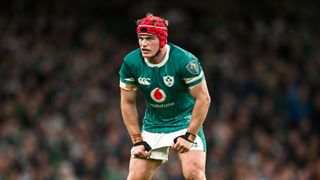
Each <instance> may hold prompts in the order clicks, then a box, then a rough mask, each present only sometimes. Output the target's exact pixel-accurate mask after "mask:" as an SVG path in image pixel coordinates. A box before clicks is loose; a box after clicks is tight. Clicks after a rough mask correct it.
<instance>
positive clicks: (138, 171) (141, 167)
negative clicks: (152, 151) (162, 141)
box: [128, 158, 162, 180]
mask: <svg viewBox="0 0 320 180" xmlns="http://www.w3.org/2000/svg"><path fill="white" fill-rule="evenodd" d="M161 163H162V161H161V160H154V159H139V158H131V159H130V164H129V175H128V180H135V179H139V180H140V179H145V180H149V179H151V178H152V176H153V175H154V174H155V172H156V170H157V169H158V167H159V166H160V165H161Z"/></svg>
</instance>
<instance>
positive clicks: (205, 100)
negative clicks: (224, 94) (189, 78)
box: [203, 94, 211, 107]
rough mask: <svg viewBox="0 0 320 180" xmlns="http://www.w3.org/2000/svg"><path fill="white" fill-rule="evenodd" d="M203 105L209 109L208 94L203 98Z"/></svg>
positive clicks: (209, 100) (209, 99) (209, 98)
mask: <svg viewBox="0 0 320 180" xmlns="http://www.w3.org/2000/svg"><path fill="white" fill-rule="evenodd" d="M203 104H204V105H205V106H206V107H210V104H211V97H210V95H209V94H208V95H206V96H204V97H203Z"/></svg>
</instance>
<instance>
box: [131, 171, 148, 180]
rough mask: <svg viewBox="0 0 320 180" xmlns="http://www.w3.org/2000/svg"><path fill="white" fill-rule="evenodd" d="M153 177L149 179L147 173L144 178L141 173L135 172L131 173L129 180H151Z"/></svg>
mask: <svg viewBox="0 0 320 180" xmlns="http://www.w3.org/2000/svg"><path fill="white" fill-rule="evenodd" d="M150 179H151V177H149V176H148V175H147V174H146V173H145V175H144V176H142V175H141V174H140V173H135V172H129V174H128V177H127V180H150Z"/></svg>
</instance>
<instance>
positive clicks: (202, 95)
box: [172, 79, 211, 153]
mask: <svg viewBox="0 0 320 180" xmlns="http://www.w3.org/2000/svg"><path fill="white" fill-rule="evenodd" d="M189 92H190V94H191V95H192V96H193V97H194V98H195V105H194V107H193V110H192V115H191V121H190V124H189V127H188V129H187V133H186V134H185V135H183V136H179V137H177V138H176V139H175V140H174V143H173V145H172V148H174V149H175V150H177V151H178V152H180V153H184V152H187V151H189V149H190V148H191V147H192V145H193V142H194V140H195V139H196V135H197V133H198V131H199V129H200V127H201V126H202V124H203V122H204V120H205V118H206V116H207V113H208V110H209V106H210V103H211V98H210V95H209V92H208V88H207V83H206V80H205V79H203V80H202V81H201V82H200V83H199V84H197V85H195V86H194V87H192V88H190V89H189Z"/></svg>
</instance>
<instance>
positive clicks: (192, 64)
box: [187, 60, 200, 74]
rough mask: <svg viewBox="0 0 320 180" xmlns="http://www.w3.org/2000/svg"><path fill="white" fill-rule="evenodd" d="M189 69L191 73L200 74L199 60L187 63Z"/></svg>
mask: <svg viewBox="0 0 320 180" xmlns="http://www.w3.org/2000/svg"><path fill="white" fill-rule="evenodd" d="M187 70H188V71H189V72H190V73H191V74H199V71H200V68H199V65H198V63H197V61H196V60H192V61H190V62H189V64H188V65H187Z"/></svg>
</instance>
